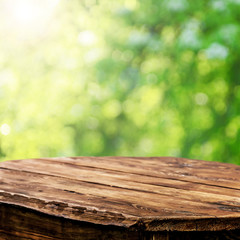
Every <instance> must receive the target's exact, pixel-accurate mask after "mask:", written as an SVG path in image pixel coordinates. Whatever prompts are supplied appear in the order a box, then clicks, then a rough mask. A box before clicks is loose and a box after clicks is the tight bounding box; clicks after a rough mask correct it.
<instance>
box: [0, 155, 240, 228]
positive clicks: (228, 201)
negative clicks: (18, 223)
mask: <svg viewBox="0 0 240 240" xmlns="http://www.w3.org/2000/svg"><path fill="white" fill-rule="evenodd" d="M0 204H10V205H9V206H11V205H17V206H21V207H25V208H29V209H34V210H36V211H40V212H43V213H46V214H51V215H55V216H59V217H64V218H69V219H74V220H79V221H84V222H90V223H95V224H102V225H115V226H123V227H126V228H129V229H133V230H134V229H136V230H138V229H141V228H142V229H144V230H146V231H164V230H167V231H169V230H170V231H172V230H177V231H209V230H210V231H218V230H222V229H227V230H231V229H240V166H236V165H233V164H224V163H217V162H207V161H199V160H189V159H183V158H173V157H151V158H141V157H136V158H133V157H70V158H67V157H63V158H43V159H26V160H14V161H6V162H2V163H0Z"/></svg>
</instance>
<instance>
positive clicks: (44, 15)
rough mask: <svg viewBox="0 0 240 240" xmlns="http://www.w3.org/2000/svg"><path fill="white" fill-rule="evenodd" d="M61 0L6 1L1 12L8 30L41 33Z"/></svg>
mask: <svg viewBox="0 0 240 240" xmlns="http://www.w3.org/2000/svg"><path fill="white" fill-rule="evenodd" d="M58 2H59V0H51V1H46V0H21V1H14V0H8V1H4V5H3V8H2V9H1V14H3V15H4V16H5V17H4V19H5V25H6V28H7V29H8V31H12V32H13V31H15V32H17V33H18V32H19V33H24V34H33V33H39V31H42V30H43V29H44V28H45V27H47V23H48V22H49V19H50V17H51V16H52V15H53V13H54V9H55V7H56V6H57V4H58Z"/></svg>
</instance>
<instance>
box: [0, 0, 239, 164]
mask: <svg viewBox="0 0 240 240" xmlns="http://www.w3.org/2000/svg"><path fill="white" fill-rule="evenodd" d="M6 2H9V1H7V0H6V1H3V0H2V1H1V2H0V4H1V10H0V30H1V31H0V156H1V159H5V160H6V159H20V158H33V157H52V156H76V155H81V156H84V155H94V156H104V155H105V156H106V155H122V156H130V155H131V156H177V157H187V158H194V159H204V160H214V161H222V162H232V163H237V164H240V158H239V155H240V146H239V145H240V130H239V127H240V115H239V113H240V112H239V111H240V107H239V106H240V45H239V39H240V25H239V16H240V15H239V13H240V1H239V0H212V1H187V0H166V1H165V0H154V1H153V0H140V1H136V0H128V1H123V0H118V1H109V0H101V1H98V0H85V1H77V0H72V1H66V0H62V1H58V4H56V6H54V10H51V11H52V12H51V16H50V14H49V16H47V17H42V18H43V19H41V16H40V17H39V18H40V20H39V19H37V18H36V19H37V20H36V19H35V20H36V23H35V25H34V21H33V22H32V25H30V23H29V22H27V23H25V25H24V24H23V23H22V25H20V24H21V22H17V21H16V22H14V21H13V19H14V15H13V14H12V13H11V11H13V9H14V6H12V7H6ZM10 2H11V4H13V5H14V4H15V3H16V1H10ZM20 2H21V1H20ZM55 2H57V1H55ZM24 4H25V5H26V4H30V3H29V1H26V0H24ZM34 4H35V5H36V8H39V9H41V8H44V9H46V7H48V4H50V3H48V2H47V1H40V0H39V1H36V0H35V1H34ZM41 4H42V5H41ZM44 4H45V5H44ZM26 6H27V5H26ZM9 11H10V12H9ZM15 11H19V9H15ZM45 13H46V11H45ZM11 14H12V15H11ZM30 20H31V19H30Z"/></svg>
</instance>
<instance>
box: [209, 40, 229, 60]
mask: <svg viewBox="0 0 240 240" xmlns="http://www.w3.org/2000/svg"><path fill="white" fill-rule="evenodd" d="M205 53H206V56H207V58H208V59H225V58H226V57H227V56H228V48H227V47H225V46H223V45H221V44H220V43H212V44H211V45H210V46H209V48H207V49H206V50H205Z"/></svg>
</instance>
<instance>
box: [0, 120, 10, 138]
mask: <svg viewBox="0 0 240 240" xmlns="http://www.w3.org/2000/svg"><path fill="white" fill-rule="evenodd" d="M0 132H1V134H2V135H5V136H6V135H8V134H9V133H10V132H11V127H10V126H9V125H8V124H7V123H4V124H2V126H1V127H0Z"/></svg>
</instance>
